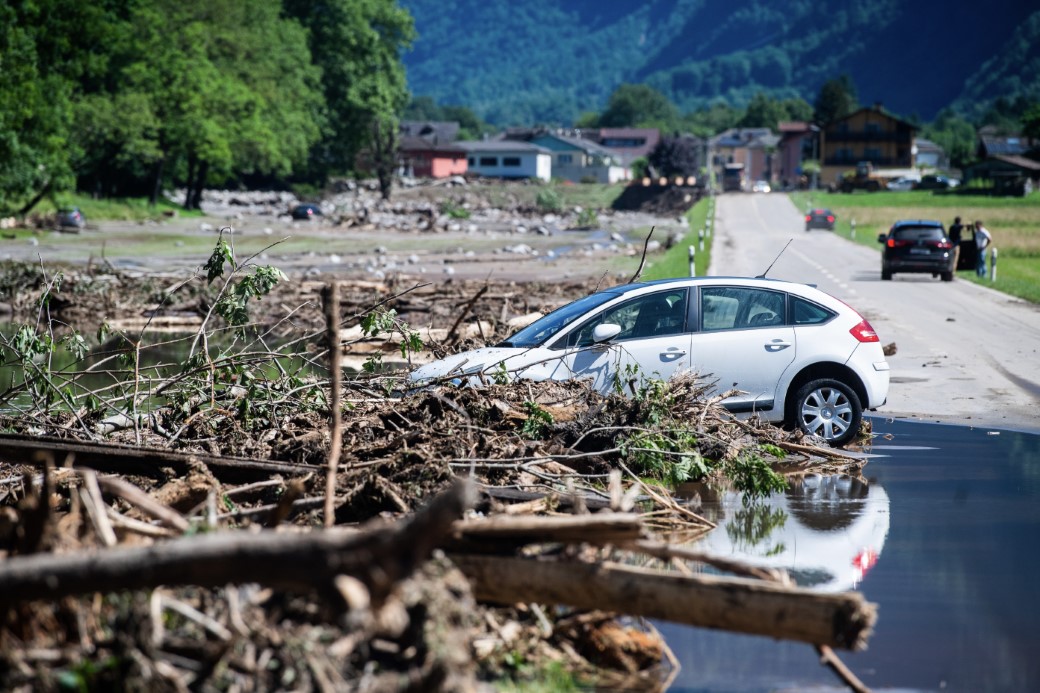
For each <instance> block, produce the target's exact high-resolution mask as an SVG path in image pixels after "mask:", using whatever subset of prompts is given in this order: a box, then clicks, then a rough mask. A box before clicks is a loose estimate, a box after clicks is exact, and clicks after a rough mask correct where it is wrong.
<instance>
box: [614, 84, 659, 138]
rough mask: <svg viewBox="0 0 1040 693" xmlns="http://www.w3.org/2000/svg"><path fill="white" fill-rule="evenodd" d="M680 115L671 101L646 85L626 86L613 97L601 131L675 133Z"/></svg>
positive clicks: (623, 85)
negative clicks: (654, 129) (632, 129)
mask: <svg viewBox="0 0 1040 693" xmlns="http://www.w3.org/2000/svg"><path fill="white" fill-rule="evenodd" d="M678 115H679V114H678V111H677V110H676V108H675V105H674V104H673V103H672V102H671V101H669V100H668V97H667V96H665V95H664V94H662V93H661V92H660V91H658V90H657V89H654V88H653V87H651V86H647V85H645V84H622V85H621V86H619V87H618V88H617V89H615V90H614V93H613V94H611V95H610V101H609V102H608V103H607V108H606V110H605V111H603V113H602V114H601V115H600V118H599V124H600V127H605V128H623V127H662V129H672V127H674V123H675V122H676V121H677V120H678Z"/></svg>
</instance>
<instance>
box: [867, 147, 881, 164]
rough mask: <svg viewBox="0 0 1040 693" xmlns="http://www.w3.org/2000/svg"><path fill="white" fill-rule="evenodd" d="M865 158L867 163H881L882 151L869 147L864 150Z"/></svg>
mask: <svg viewBox="0 0 1040 693" xmlns="http://www.w3.org/2000/svg"><path fill="white" fill-rule="evenodd" d="M863 158H864V159H866V160H867V161H881V150H880V149H878V148H877V147H867V148H866V149H864V150H863Z"/></svg>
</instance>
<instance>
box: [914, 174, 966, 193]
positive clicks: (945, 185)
mask: <svg viewBox="0 0 1040 693" xmlns="http://www.w3.org/2000/svg"><path fill="white" fill-rule="evenodd" d="M955 187H957V181H956V180H955V179H953V178H949V177H948V176H940V175H932V176H923V177H922V178H921V180H920V181H918V183H917V184H916V185H914V190H948V189H949V188H955Z"/></svg>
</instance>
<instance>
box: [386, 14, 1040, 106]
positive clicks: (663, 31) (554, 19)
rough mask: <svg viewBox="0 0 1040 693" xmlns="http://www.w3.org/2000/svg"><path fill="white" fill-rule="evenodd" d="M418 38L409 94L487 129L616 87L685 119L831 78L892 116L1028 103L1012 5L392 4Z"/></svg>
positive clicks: (803, 90) (1021, 27)
mask: <svg viewBox="0 0 1040 693" xmlns="http://www.w3.org/2000/svg"><path fill="white" fill-rule="evenodd" d="M400 4H401V6H402V7H404V8H405V9H407V10H408V11H409V12H411V14H412V15H413V17H414V18H415V26H416V30H417V32H418V34H419V37H418V38H417V39H416V41H415V44H414V46H413V49H412V50H411V51H410V52H408V53H406V54H405V55H404V56H403V57H404V63H405V66H406V68H407V71H408V80H409V87H410V89H411V91H412V93H413V94H415V95H421V96H431V97H433V98H434V99H435V100H436V101H437V102H438V103H442V104H446V105H460V106H467V107H469V108H471V109H472V110H473V111H474V112H476V113H477V114H478V115H479V116H481V117H482V118H484V119H485V120H487V121H488V122H491V123H494V124H496V125H499V126H507V125H521V124H533V123H546V124H548V123H556V124H561V125H568V124H570V123H572V122H573V121H574V120H575V119H576V118H577V117H578V116H579V115H580V114H581V113H583V112H589V111H591V112H601V111H602V110H603V108H604V107H605V105H606V102H607V99H608V98H609V96H610V94H611V93H612V92H613V90H614V89H616V88H617V87H618V86H620V85H621V84H623V83H646V84H649V85H650V86H653V87H654V88H656V89H658V90H660V91H661V92H663V93H664V94H666V95H667V96H668V97H669V98H670V99H671V100H672V101H673V102H674V103H675V104H676V105H677V106H678V107H679V108H680V110H682V111H691V110H695V109H698V108H702V107H706V106H709V105H710V104H711V103H713V102H717V101H724V102H727V103H729V104H730V105H734V106H744V105H746V103H747V102H748V100H749V99H750V98H751V97H752V96H753V95H754V94H755V93H757V92H759V91H761V92H764V93H766V94H767V95H769V96H772V97H775V98H791V97H800V98H803V99H805V100H806V101H808V102H810V103H811V102H812V101H813V100H814V99H815V97H816V95H817V93H818V90H819V87H820V86H821V85H822V84H823V83H824V82H825V81H827V80H829V79H833V78H835V77H838V76H840V75H843V74H847V75H849V76H850V77H851V79H852V81H853V83H854V84H855V86H856V88H857V91H858V96H859V98H860V101H861V102H862V103H864V104H871V103H883V104H884V105H885V107H886V108H887V109H888V110H890V111H892V112H894V113H899V114H901V115H904V116H914V117H919V118H924V119H930V118H933V117H934V116H935V115H936V113H938V112H939V111H940V110H942V109H943V108H946V107H948V106H953V107H954V108H956V109H958V110H960V111H962V112H965V113H970V112H972V111H975V110H977V109H978V108H979V104H981V103H986V102H988V101H991V100H992V99H994V98H996V97H998V96H1002V95H1003V96H1008V97H1013V96H1016V95H1023V94H1024V95H1027V96H1029V97H1031V98H1037V99H1040V70H1037V69H1036V67H1037V63H1040V55H1038V49H1037V48H1036V46H1037V45H1040V9H1033V8H1031V7H1029V6H1028V4H1027V3H1022V2H1021V1H1020V0H991V2H989V3H987V4H986V5H985V6H984V7H980V6H979V4H978V3H968V2H965V1H964V0H949V1H947V2H940V1H939V0H916V1H914V2H910V1H909V0H862V1H861V2H859V3H857V4H856V5H855V6H852V7H850V6H849V5H847V4H846V3H845V2H844V1H843V0H818V1H816V2H810V1H809V0H788V1H787V2H783V3H776V2H766V1H765V0H731V2H729V3H727V4H726V5H725V6H723V5H721V4H719V3H710V2H707V0H646V1H645V2H643V1H639V2H636V1H633V0H614V1H613V2H609V3H604V2H601V1H600V2H597V1H596V0H525V2H524V3H512V2H509V1H508V0H459V1H458V2H455V3H450V4H446V3H441V2H439V1H435V0H402V2H401V3H400Z"/></svg>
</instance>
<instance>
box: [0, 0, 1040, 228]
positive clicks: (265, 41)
mask: <svg viewBox="0 0 1040 693" xmlns="http://www.w3.org/2000/svg"><path fill="white" fill-rule="evenodd" d="M405 4H410V5H415V4H416V3H415V2H411V3H405ZM578 4H581V3H578ZM869 4H870V3H868V5H869ZM493 5H494V6H497V4H495V3H493ZM623 5H625V3H618V7H619V8H620V7H621V6H623ZM535 6H540V3H535ZM649 6H655V7H656V6H657V5H656V3H649ZM757 6H758V5H756V7H757ZM871 6H873V5H871ZM453 12H454V11H453ZM603 12H606V13H607V14H609V12H607V10H603ZM516 14H517V15H518V17H520V19H516V18H514V20H515V21H522V18H523V17H526V16H527V15H526V14H525V11H523V10H522V8H518V9H517V11H516ZM623 14H624V13H623V12H621V10H620V9H618V16H616V17H613V19H615V20H617V21H622V20H623V19H624V17H623V16H622V15H623ZM423 16H424V17H425V16H426V15H423ZM427 19H428V17H427ZM528 19H531V18H530V17H528ZM535 19H538V18H537V17H536V18H535ZM540 19H542V20H544V19H545V17H541V18H540ZM610 19H611V18H610V17H600V19H599V20H598V21H601V22H607V23H609V22H608V20H610ZM424 21H426V20H424ZM719 21H722V19H721V18H719ZM423 26H427V25H425V24H424V25H423ZM420 29H421V27H419V26H418V25H417V21H416V19H413V15H412V14H411V13H410V11H409V10H408V9H405V8H404V7H402V6H401V5H400V4H398V3H397V2H395V0H322V1H321V2H311V1H309V0H209V1H208V2H205V3H203V2H199V1H198V0H191V1H188V2H183V1H181V0H136V1H135V2H125V1H123V0H103V1H101V2H96V3H82V2H79V1H78V0H10V1H8V2H6V3H3V4H0V216H5V217H6V216H12V215H15V216H19V215H25V214H27V213H28V212H30V211H31V210H32V209H33V208H34V207H35V206H36V205H37V204H39V203H40V201H41V200H45V199H46V200H50V201H52V202H53V203H54V204H55V206H57V205H58V203H60V202H61V200H62V199H63V197H64V196H67V195H68V194H70V193H73V192H77V193H79V194H83V195H89V196H92V197H96V198H125V197H139V198H146V199H149V200H150V201H151V202H152V203H153V204H154V203H155V202H156V201H157V200H158V199H159V197H160V196H161V195H162V193H163V191H165V190H169V189H172V188H180V189H184V190H186V191H187V192H186V193H185V195H184V199H183V200H180V201H179V202H181V203H182V204H183V205H184V207H185V208H187V209H195V208H198V206H199V203H200V200H201V193H202V190H203V189H204V188H206V187H245V188H258V187H264V188H283V189H284V188H290V189H294V190H296V191H298V192H304V191H316V190H319V189H321V188H322V187H323V186H324V185H325V184H326V183H327V181H328V180H329V179H330V178H332V177H339V176H369V175H372V174H373V173H374V174H375V175H377V176H379V177H380V178H381V179H382V178H385V177H386V174H387V171H388V170H391V169H392V164H393V155H394V147H395V141H394V134H395V133H396V131H397V124H398V123H399V121H400V120H402V119H414V120H452V121H457V122H459V123H460V126H461V130H460V132H461V135H462V137H463V138H479V137H482V136H485V135H488V134H492V133H495V132H496V131H499V130H501V129H502V128H504V127H506V126H510V125H524V126H534V125H551V126H562V127H571V126H579V127H624V126H637V127H657V128H660V129H661V130H662V132H665V133H691V134H695V135H698V136H709V135H713V134H716V133H718V132H721V131H722V130H724V129H726V128H730V127H770V128H776V125H777V123H778V122H781V121H784V120H812V121H815V122H819V123H822V122H827V121H828V120H830V119H832V118H834V117H839V116H841V115H844V114H846V113H848V112H851V111H852V110H854V109H855V108H857V107H858V106H859V105H861V104H860V101H861V97H860V94H859V91H858V89H857V85H856V83H855V80H854V78H853V77H852V76H850V75H849V74H844V73H843V74H834V75H831V76H829V77H827V78H826V79H824V80H823V81H822V83H820V84H819V85H818V87H817V88H816V89H814V90H813V91H812V92H811V93H806V94H805V95H803V94H802V93H801V92H799V91H798V90H796V89H793V88H792V89H786V88H785V89H782V90H775V89H772V90H771V89H767V88H765V87H762V88H759V89H757V90H755V91H754V92H753V93H751V94H750V96H748V97H747V98H746V99H744V98H743V96H740V95H738V94H737V93H736V92H733V98H730V99H727V98H715V99H712V100H710V101H708V100H702V101H689V100H681V99H679V100H677V99H676V98H675V94H674V93H673V92H667V91H665V90H662V89H660V88H658V86H655V84H659V83H660V82H659V80H656V79H654V78H651V77H652V76H651V75H648V79H647V80H646V81H639V80H638V79H637V78H638V75H634V76H633V77H634V78H633V79H631V80H628V81H620V82H617V83H615V84H613V85H612V86H611V87H610V92H609V94H608V96H607V97H606V100H605V102H604V103H603V105H602V107H599V108H596V109H594V110H587V111H584V112H581V113H580V114H576V115H575V116H574V118H573V120H569V121H564V122H546V121H540V120H537V119H534V115H533V113H534V111H531V110H530V109H525V108H518V109H517V110H516V111H515V113H516V117H517V118H522V117H525V114H528V115H530V117H531V118H532V119H531V120H516V121H509V122H492V121H491V120H490V119H489V117H488V112H487V111H486V110H481V106H482V102H481V101H480V100H476V101H475V102H473V103H462V102H452V101H450V100H447V99H446V97H444V98H442V97H438V96H436V95H433V94H429V93H422V92H419V91H417V89H416V84H417V83H418V84H422V83H423V81H422V80H421V79H419V77H421V75H422V74H423V70H425V69H427V68H426V67H423V68H415V69H414V70H413V68H411V67H409V65H410V64H412V63H410V62H409V61H414V60H415V52H416V50H417V49H416V48H415V47H416V46H418V45H420V42H421V41H422V40H423V39H422V37H421V34H420ZM434 34H435V32H434ZM423 50H425V51H427V52H428V51H429V49H428V48H423ZM1023 50H1025V51H1027V52H1028V51H1031V50H1032V48H1030V47H1029V46H1028V45H1026V46H1025V48H1023ZM1008 55H1010V54H1008ZM660 60H664V58H663V57H660ZM501 65H502V69H503V70H507V69H510V66H511V65H512V63H511V62H510V61H509V60H503V61H502V63H501ZM994 69H996V68H994ZM1000 69H1003V68H1000ZM413 72H414V73H415V74H414V75H413ZM474 73H475V74H477V73H479V70H474ZM413 77H414V78H413ZM460 84H461V83H460ZM1015 84H1019V85H1021V84H1024V83H1022V82H1017V83H1015ZM539 93H540V96H539V95H538V94H535V95H533V96H531V97H530V98H531V101H530V103H531V104H536V103H538V102H539V101H540V100H541V99H553V98H555V97H554V96H553V92H552V90H551V89H546V90H543V91H542V92H539ZM741 94H743V92H741ZM561 103H565V104H566V103H571V102H570V101H567V100H565V101H563V102H561ZM868 103H870V101H869V100H868ZM1038 103H1040V101H1038V98H1037V97H1036V96H1035V95H1033V92H1031V91H1029V89H1025V88H1023V89H1010V90H1009V91H1008V93H1007V95H1001V96H997V97H995V98H992V99H989V100H987V101H981V100H980V101H978V102H976V103H975V104H974V105H973V108H971V109H958V108H957V107H956V104H951V105H949V106H947V107H945V108H942V109H941V110H939V111H938V113H937V114H936V115H935V116H934V118H932V119H930V120H929V121H922V119H921V118H920V117H919V116H917V115H916V114H914V113H910V114H907V113H898V112H896V113H894V114H895V115H897V116H900V117H902V118H904V119H906V120H909V121H911V122H914V123H916V124H918V125H919V127H920V131H919V135H920V136H922V137H927V138H929V139H931V140H933V141H935V142H937V143H938V144H939V145H940V146H942V147H943V148H944V149H945V150H946V152H947V154H948V155H949V156H950V158H951V161H952V164H953V166H955V167H959V166H963V165H965V164H968V163H970V162H971V160H972V158H973V156H974V151H975V141H976V132H977V130H978V128H980V127H982V126H985V125H990V126H994V127H995V128H996V129H998V130H1002V131H1006V132H1019V133H1022V134H1024V135H1026V136H1032V137H1034V138H1035V137H1040V106H1038ZM690 104H693V105H690ZM529 105H530V104H529ZM864 105H865V104H864ZM387 161H389V163H390V166H389V167H388V165H387Z"/></svg>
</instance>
